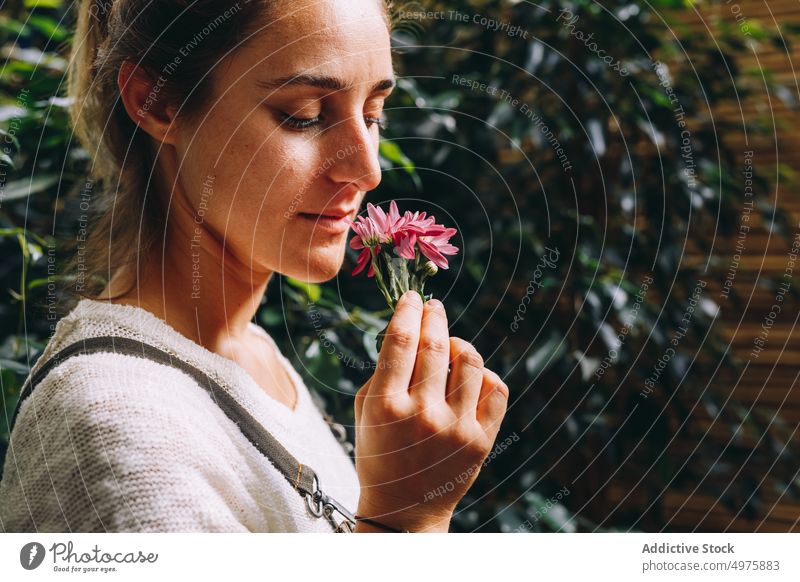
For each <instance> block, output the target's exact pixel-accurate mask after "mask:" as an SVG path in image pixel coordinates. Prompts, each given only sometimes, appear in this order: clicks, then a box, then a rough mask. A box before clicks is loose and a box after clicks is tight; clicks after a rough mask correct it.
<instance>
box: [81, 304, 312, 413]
mask: <svg viewBox="0 0 800 582" xmlns="http://www.w3.org/2000/svg"><path fill="white" fill-rule="evenodd" d="M70 316H74V317H77V318H83V317H87V316H88V317H92V316H94V317H99V318H112V319H113V320H115V321H116V322H117V323H121V324H128V325H130V326H131V327H133V328H134V330H135V331H137V332H138V333H141V334H142V335H144V336H146V337H149V338H154V339H156V340H158V341H161V342H163V343H164V344H167V345H169V346H170V347H172V348H173V349H174V350H175V351H176V352H177V354H176V355H179V356H181V357H187V356H189V357H190V359H194V360H196V361H199V362H207V363H208V364H210V365H211V366H212V367H213V368H215V369H220V370H222V371H223V373H224V375H225V376H227V377H235V376H240V377H242V378H244V379H246V381H247V382H248V383H250V384H251V386H252V388H254V389H255V392H256V393H258V394H260V395H261V396H263V397H264V398H265V399H266V401H267V402H268V403H269V404H270V406H271V408H273V409H275V410H276V411H279V414H281V415H282V416H284V417H286V418H287V419H297V418H299V417H300V416H301V413H302V412H303V411H304V409H305V408H306V406H307V404H308V402H309V400H308V399H309V398H310V397H311V396H310V394H308V391H307V389H306V386H305V383H304V382H303V379H302V378H301V377H300V375H299V374H298V373H297V370H295V369H294V366H292V364H291V362H290V361H289V360H288V358H286V356H285V355H284V354H283V352H282V351H281V349H280V347H279V346H278V344H277V342H276V341H275V340H274V339H273V337H272V336H271V335H269V334H268V333H267V331H266V330H265V329H263V328H262V327H261V326H259V325H257V324H256V323H254V322H252V321H251V322H249V323H248V326H249V327H250V329H251V330H253V331H254V332H255V333H257V334H258V335H259V336H261V337H263V338H265V339H266V340H267V341H268V342H269V343H270V344H271V345H272V347H273V349H274V350H275V353H276V355H277V359H278V361H279V362H280V364H281V365H282V366H283V368H284V369H285V370H286V373H287V374H288V375H289V378H290V380H291V382H292V385H293V386H294V389H295V393H296V395H297V398H296V400H295V406H294V408H289V407H288V406H287V405H286V404H284V403H282V402H280V401H279V400H278V399H276V398H274V397H272V396H271V395H269V394H267V392H266V391H265V390H264V389H263V388H262V387H261V386H260V385H259V383H258V382H256V380H255V378H253V376H252V375H251V374H250V373H249V372H248V371H247V370H245V369H244V368H243V367H242V366H240V365H239V364H238V363H237V362H235V361H234V360H232V359H230V358H226V357H225V356H222V355H220V354H218V353H216V352H212V351H211V350H209V349H208V348H206V347H204V346H202V345H200V344H198V343H197V342H195V341H194V340H191V339H189V338H188V337H186V336H185V335H183V334H182V333H181V332H179V331H178V330H177V329H175V328H174V327H172V326H171V325H170V324H168V323H167V322H166V321H164V320H163V319H161V318H160V317H158V316H157V315H155V314H154V313H152V312H150V311H148V310H146V309H144V308H142V307H139V306H136V305H128V304H123V303H111V302H108V301H99V300H96V299H89V298H85V299H81V300H80V301H79V302H78V304H77V305H76V306H75V308H74V309H73V311H72V313H70ZM132 320H133V321H132Z"/></svg>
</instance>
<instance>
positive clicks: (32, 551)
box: [19, 542, 44, 570]
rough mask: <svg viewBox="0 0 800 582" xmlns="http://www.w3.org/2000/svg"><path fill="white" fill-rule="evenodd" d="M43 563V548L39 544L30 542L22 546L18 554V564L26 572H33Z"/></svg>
mask: <svg viewBox="0 0 800 582" xmlns="http://www.w3.org/2000/svg"><path fill="white" fill-rule="evenodd" d="M43 561H44V546H43V545H42V544H40V543H39V542H30V543H28V544H25V545H24V546H22V549H21V550H20V552H19V563H20V564H22V567H23V568H25V569H26V570H35V569H36V568H38V567H39V566H40V565H41V564H42V562H43Z"/></svg>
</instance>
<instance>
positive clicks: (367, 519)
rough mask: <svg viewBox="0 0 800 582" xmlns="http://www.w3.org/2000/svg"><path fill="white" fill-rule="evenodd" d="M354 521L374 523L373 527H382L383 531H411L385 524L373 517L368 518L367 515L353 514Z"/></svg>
mask: <svg viewBox="0 0 800 582" xmlns="http://www.w3.org/2000/svg"><path fill="white" fill-rule="evenodd" d="M355 519H356V521H363V522H364V523H368V524H370V525H374V526H375V527H377V528H379V529H382V530H384V531H389V532H392V533H411V532H410V531H408V530H407V529H397V528H394V527H391V526H388V525H386V524H385V523H381V522H379V521H376V520H374V519H370V518H369V517H362V516H360V515H356V516H355Z"/></svg>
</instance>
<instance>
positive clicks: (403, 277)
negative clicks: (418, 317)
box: [350, 200, 458, 350]
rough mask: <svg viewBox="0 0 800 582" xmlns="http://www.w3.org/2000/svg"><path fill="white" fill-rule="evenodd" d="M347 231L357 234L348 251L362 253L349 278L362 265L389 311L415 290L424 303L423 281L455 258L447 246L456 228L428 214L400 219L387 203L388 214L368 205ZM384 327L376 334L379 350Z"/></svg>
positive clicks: (414, 213) (404, 216)
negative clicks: (449, 256)
mask: <svg viewBox="0 0 800 582" xmlns="http://www.w3.org/2000/svg"><path fill="white" fill-rule="evenodd" d="M350 226H351V228H352V229H353V230H354V231H355V233H356V236H354V237H353V238H352V240H351V241H350V248H353V249H356V250H361V254H359V255H358V262H357V265H356V268H355V269H354V270H353V275H358V274H359V273H360V272H361V271H363V270H364V269H365V268H366V267H367V265H369V270H368V271H367V276H368V277H374V278H375V282H376V283H377V284H378V289H379V290H380V292H381V293H382V294H383V297H384V299H386V303H387V304H388V305H389V307H390V308H391V309H392V310H394V308H395V306H396V305H397V301H398V300H399V299H400V297H401V296H402V295H403V293H405V292H406V291H409V290H414V291H416V292H418V293H419V294H420V295H421V296H422V300H423V301H427V300H428V299H430V298H431V297H432V295H427V296H426V295H425V281H426V280H427V279H428V278H429V277H431V276H432V275H435V274H436V273H437V272H438V271H439V269H447V267H448V265H447V258H446V257H445V255H454V254H456V253H457V252H458V248H457V247H455V246H453V245H452V244H450V242H449V240H450V238H451V237H452V236H453V235H455V234H456V232H457V231H456V229H455V228H446V227H445V226H443V225H441V224H436V219H435V218H434V217H433V216H426V213H425V212H413V213H412V212H410V211H408V210H407V211H406V212H405V213H404V214H403V215H402V216H401V215H400V212H399V211H398V210H397V204H396V203H395V202H394V200H392V202H391V203H390V204H389V213H388V214H386V212H384V211H383V209H382V208H380V207H379V206H373V205H372V204H367V216H358V217H356V220H354V221H352V223H351V225H350ZM385 331H386V329H384V330H383V331H382V332H381V333H380V334H379V335H378V350H380V348H381V344H382V343H383V336H384V333H385Z"/></svg>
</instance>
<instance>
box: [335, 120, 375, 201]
mask: <svg viewBox="0 0 800 582" xmlns="http://www.w3.org/2000/svg"><path fill="white" fill-rule="evenodd" d="M328 132H330V136H329V137H330V139H329V140H328V142H329V143H330V144H331V145H330V147H331V148H332V150H333V151H331V152H329V153H328V156H327V158H328V159H332V160H333V165H332V167H331V169H330V170H329V171H328V176H329V177H330V179H331V180H333V181H334V182H337V183H339V184H340V185H341V186H347V185H351V187H354V188H356V189H357V190H358V191H360V192H367V191H369V190H374V189H375V188H377V187H378V184H380V183H381V166H380V163H379V161H378V140H377V138H376V137H375V135H374V134H373V132H371V131H370V129H369V128H368V127H367V125H366V123H365V122H364V120H363V119H361V118H360V117H353V118H350V119H348V120H347V121H343V122H341V123H339V124H338V125H336V126H334V127H331V128H330V129H329V130H328Z"/></svg>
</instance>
